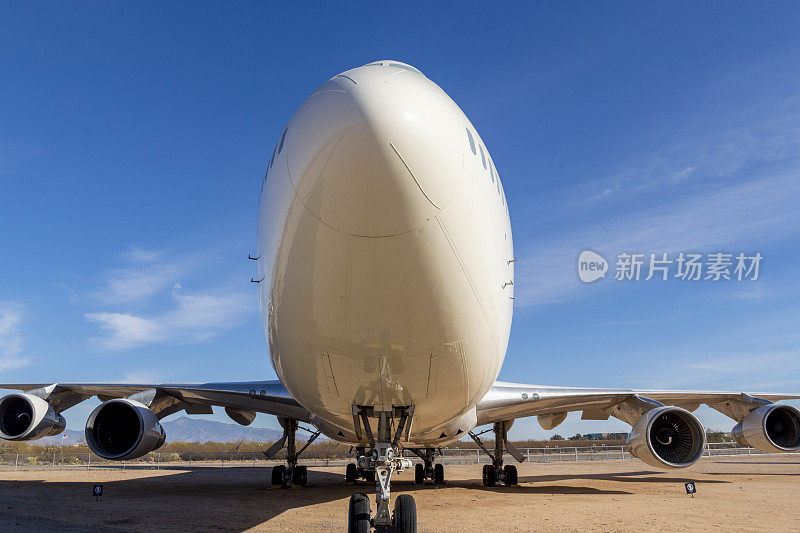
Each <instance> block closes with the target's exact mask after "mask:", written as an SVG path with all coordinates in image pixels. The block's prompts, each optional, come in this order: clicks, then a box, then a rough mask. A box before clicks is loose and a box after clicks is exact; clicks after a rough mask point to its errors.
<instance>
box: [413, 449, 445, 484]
mask: <svg viewBox="0 0 800 533" xmlns="http://www.w3.org/2000/svg"><path fill="white" fill-rule="evenodd" d="M411 451H412V452H414V453H415V454H416V455H417V456H418V457H419V458H420V459H422V461H423V462H424V464H419V463H417V466H416V467H415V470H414V483H416V484H417V485H422V484H423V483H425V480H426V479H430V480H432V481H433V484H434V485H442V484H443V483H444V466H443V465H442V464H441V463H436V464H433V456H434V453H435V452H436V450H435V448H425V449H422V450H417V449H414V448H412V449H411Z"/></svg>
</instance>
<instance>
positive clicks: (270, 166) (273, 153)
mask: <svg viewBox="0 0 800 533" xmlns="http://www.w3.org/2000/svg"><path fill="white" fill-rule="evenodd" d="M277 151H278V147H277V146H275V148H273V149H272V157H270V158H269V165H267V170H269V169H271V168H272V163H274V162H275V152H277Z"/></svg>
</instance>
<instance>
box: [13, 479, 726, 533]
mask: <svg viewBox="0 0 800 533" xmlns="http://www.w3.org/2000/svg"><path fill="white" fill-rule="evenodd" d="M131 470H132V473H131V474H130V476H131V477H128V478H126V479H120V480H117V481H108V478H109V477H113V473H112V472H111V471H109V470H106V469H104V468H101V469H97V470H92V471H89V472H87V473H85V475H82V476H81V479H84V480H86V481H52V479H53V478H52V477H51V476H50V474H49V473H48V474H45V473H43V474H42V479H39V480H36V479H34V480H30V481H28V480H26V481H19V480H0V520H2V521H3V523H4V524H13V525H14V526H15V527H17V528H19V529H28V530H34V531H56V530H59V531H68V532H71V531H81V530H86V529H92V530H95V531H106V530H115V531H120V530H141V529H171V530H185V529H193V530H205V531H210V530H220V529H222V530H226V531H244V530H247V529H250V528H253V527H256V526H259V525H262V524H265V523H267V522H269V521H270V520H271V519H272V518H274V517H276V516H278V515H280V514H281V513H283V512H285V511H288V510H290V509H295V508H302V507H306V506H313V505H316V504H321V503H328V502H332V501H336V500H342V509H341V512H342V517H341V518H342V520H345V519H346V518H345V516H346V512H347V511H346V510H347V503H346V502H347V499H348V498H349V497H350V495H352V494H354V493H357V492H364V493H367V494H368V495H370V499H372V497H373V493H374V487H373V486H372V485H371V484H364V483H361V484H358V485H356V486H346V485H344V483H343V480H344V472H341V473H331V472H323V471H319V470H314V469H309V472H308V476H309V485H310V486H309V487H308V488H303V489H300V488H298V489H288V490H287V489H272V488H270V487H269V475H270V472H271V469H270V468H265V467H231V468H218V467H208V466H203V467H194V468H189V469H187V468H186V467H181V468H172V467H169V466H163V467H162V468H161V470H167V471H169V473H162V474H160V475H150V474H149V473H148V472H146V471H136V470H137V469H131ZM476 470H477V469H476ZM173 471H174V473H173ZM92 472H94V473H96V476H97V478H96V479H97V480H98V481H96V482H97V483H102V484H103V485H104V494H103V496H102V497H101V498H100V500H99V501H95V498H93V497H92V496H91V495H92V486H93V485H94V484H95V481H92V480H91V479H92V475H91V473H92ZM116 472H119V470H118V469H117V470H116ZM476 473H477V472H476ZM655 474H657V473H656V472H649V471H640V472H617V473H605V474H577V475H540V476H535V475H534V476H524V477H520V483H521V485H517V486H513V487H506V486H498V487H491V488H490V487H484V486H483V485H482V484H481V481H480V479H479V478H476V479H466V480H454V481H450V482H447V483H445V484H444V485H439V486H436V487H434V486H433V485H432V484H425V485H423V486H419V485H415V484H414V483H413V482H411V481H408V480H403V479H398V480H396V481H395V482H393V483H392V492H393V495H394V496H397V495H399V494H401V493H403V492H411V491H426V490H428V489H435V490H447V489H448V488H463V489H470V490H480V491H496V492H501V493H503V492H505V493H517V494H565V495H569V494H597V495H609V494H610V495H628V494H631V492H627V491H624V490H602V489H598V488H594V487H586V486H571V485H558V484H557V482H559V481H567V480H606V481H614V482H642V483H681V484H682V483H684V482H685V481H686V478H674V477H666V478H665V477H661V476H660V475H655ZM76 477H77V476H76ZM46 479H50V480H51V481H45V480H46ZM56 479H64V476H59V477H57V478H56ZM104 480H105V481H104ZM701 482H702V483H729V482H728V481H723V480H703V481H701ZM531 484H535V485H531ZM187 516H190V517H191V521H190V522H187V521H186V520H185V517H187ZM337 521H338V519H337ZM188 524H191V527H188ZM0 529H2V528H1V527H0Z"/></svg>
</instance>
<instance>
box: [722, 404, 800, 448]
mask: <svg viewBox="0 0 800 533" xmlns="http://www.w3.org/2000/svg"><path fill="white" fill-rule="evenodd" d="M732 433H733V439H734V440H735V441H736V442H738V443H739V444H741V445H743V446H751V447H753V448H756V449H759V450H763V451H765V452H792V451H795V450H798V449H800V411H798V410H797V409H795V408H794V407H792V406H790V405H780V404H775V403H771V404H769V405H762V406H761V407H759V408H758V409H753V410H752V411H750V413H749V414H748V415H747V416H746V417H745V418H744V420H742V421H741V422H739V423H738V424H736V426H735V427H734V428H733V431H732Z"/></svg>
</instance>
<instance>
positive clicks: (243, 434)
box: [162, 416, 283, 442]
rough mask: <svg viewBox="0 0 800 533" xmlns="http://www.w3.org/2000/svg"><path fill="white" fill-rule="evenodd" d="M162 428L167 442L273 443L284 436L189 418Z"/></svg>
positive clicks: (273, 432)
mask: <svg viewBox="0 0 800 533" xmlns="http://www.w3.org/2000/svg"><path fill="white" fill-rule="evenodd" d="M162 426H164V431H165V432H166V434H167V442H235V441H237V440H246V441H252V442H273V441H276V440H278V439H280V438H281V437H282V436H283V432H282V431H281V430H279V429H270V428H254V427H248V426H240V425H239V424H227V423H225V422H216V421H214V420H201V419H198V418H189V417H188V416H182V417H181V418H178V419H177V420H172V421H170V422H164V423H163V424H162Z"/></svg>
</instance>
